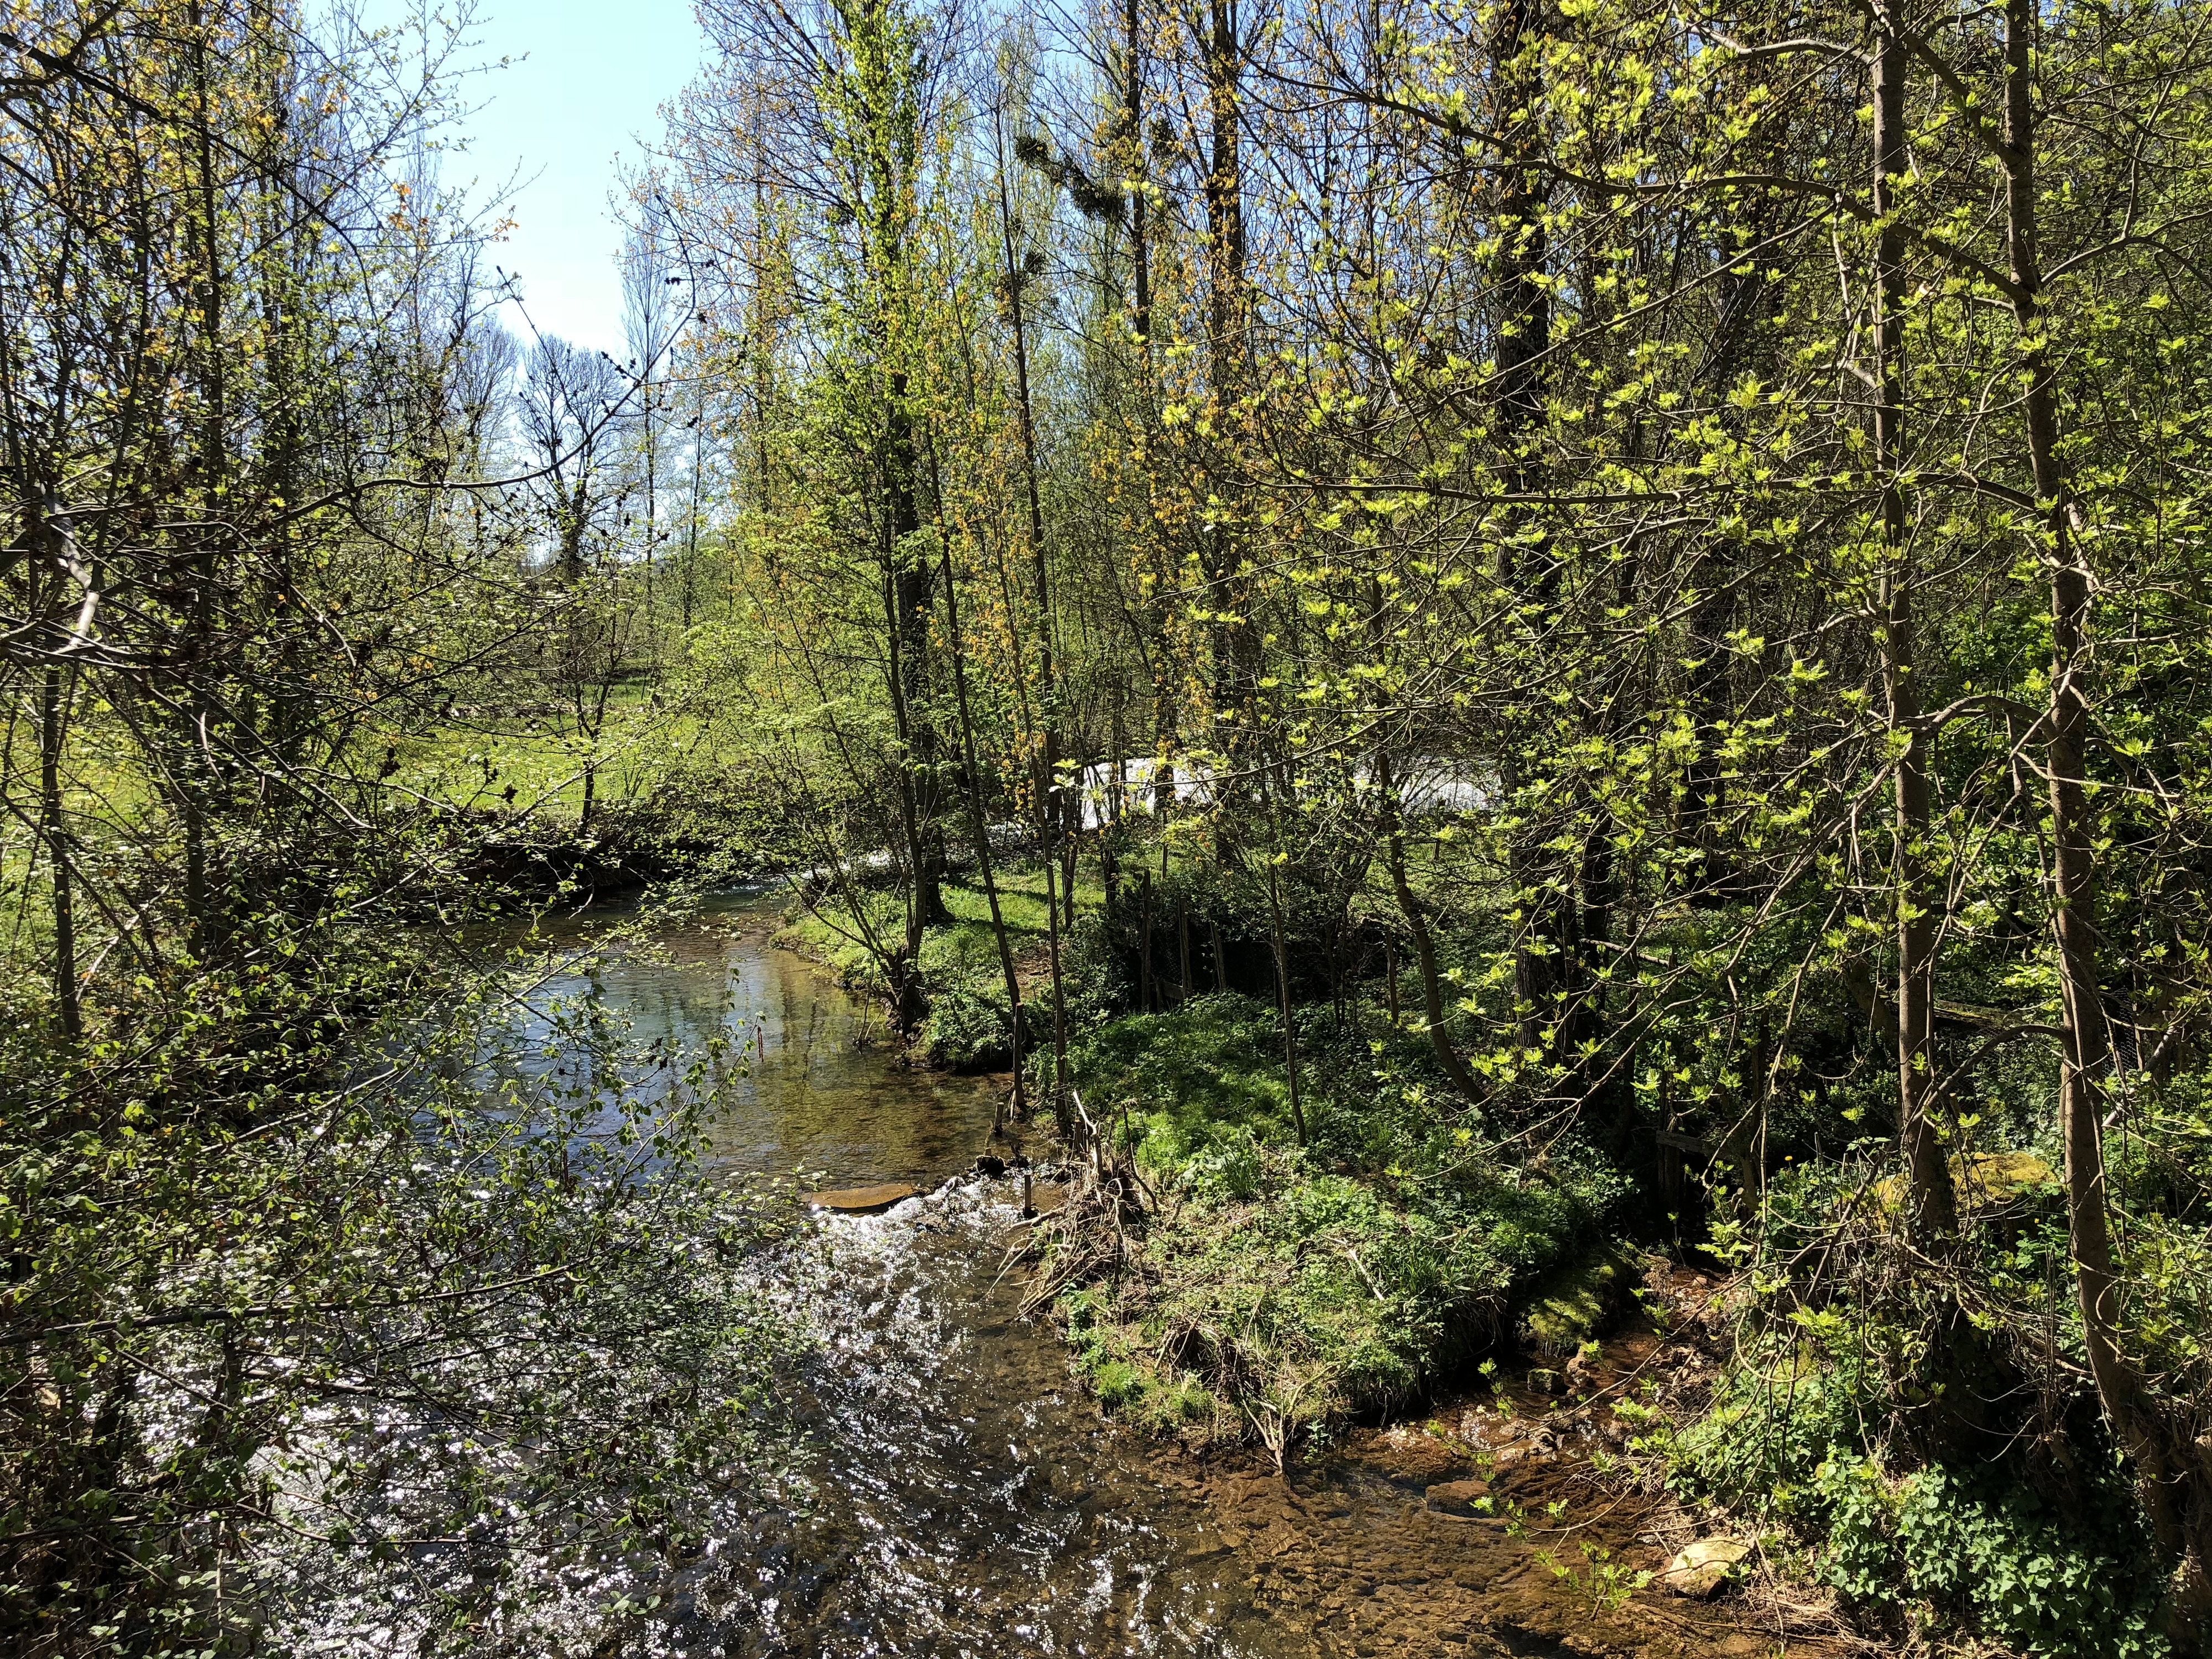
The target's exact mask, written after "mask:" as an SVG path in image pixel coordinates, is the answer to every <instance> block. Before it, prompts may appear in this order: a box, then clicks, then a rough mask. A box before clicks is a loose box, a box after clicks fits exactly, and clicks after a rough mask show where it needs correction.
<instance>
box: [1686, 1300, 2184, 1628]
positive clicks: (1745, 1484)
mask: <svg viewBox="0 0 2212 1659" xmlns="http://www.w3.org/2000/svg"><path fill="white" fill-rule="evenodd" d="M1756 1358H1758V1360H1759V1363H1758V1364H1747V1365H1746V1366H1743V1367H1741V1368H1740V1369H1738V1370H1736V1371H1735V1372H1734V1373H1732V1374H1731V1375H1730V1376H1729V1378H1728V1380H1727V1381H1726V1382H1725V1383H1723V1385H1722V1387H1721V1389H1719V1390H1718V1392H1717V1395H1716V1396H1715V1400H1714V1402H1713V1405H1712V1407H1711V1409H1710V1410H1709V1411H1708V1412H1707V1413H1706V1414H1705V1417H1704V1418H1703V1419H1700V1420H1699V1422H1697V1423H1695V1424H1694V1425H1691V1426H1690V1427H1689V1428H1688V1429H1686V1430H1685V1431H1682V1432H1681V1433H1680V1436H1679V1437H1675V1438H1674V1439H1673V1440H1672V1441H1671V1443H1664V1448H1663V1449H1666V1450H1667V1451H1668V1453H1669V1454H1670V1457H1671V1460H1672V1462H1673V1464H1674V1471H1673V1473H1674V1484H1675V1486H1676V1487H1677V1489H1678V1490H1679V1491H1680V1492H1683V1493H1684V1495H1686V1496H1688V1497H1692V1498H1702V1499H1705V1500H1709V1501H1714V1502H1719V1503H1724V1504H1731V1505H1733V1506H1735V1507H1737V1508H1740V1509H1743V1510H1748V1511H1750V1512H1751V1513H1753V1514H1756V1515H1759V1516H1761V1517H1762V1518H1765V1519H1768V1520H1771V1521H1778V1522H1786V1523H1788V1524H1790V1526H1791V1527H1792V1528H1793V1529H1794V1530H1796V1532H1798V1533H1799V1534H1802V1535H1803V1536H1805V1537H1806V1538H1808V1540H1810V1541H1813V1543H1814V1576H1815V1577H1817V1578H1818V1579H1819V1581H1820V1583H1825V1584H1826V1585H1827V1586H1828V1587H1830V1588H1831V1589H1834V1590H1835V1591H1836V1592H1837V1593H1838V1595H1842V1596H1843V1597H1844V1599H1845V1600H1846V1601H1849V1602H1850V1603H1852V1604H1854V1605H1856V1606H1857V1607H1860V1608H1862V1609H1863V1610H1865V1611H1867V1612H1869V1613H1873V1614H1875V1615H1876V1616H1877V1617H1880V1618H1884V1619H1887V1620H1899V1619H1901V1618H1903V1617H1904V1616H1905V1614H1907V1613H1911V1612H1913V1611H1914V1610H1916V1609H1917V1610H1920V1611H1921V1612H1922V1613H1923V1614H1924V1615H1925V1616H1929V1617H1932V1618H1933V1620H1935V1622H1936V1623H1938V1624H1940V1625H1945V1626H1953V1627H1955V1628H1960V1629H1966V1630H1971V1631H1973V1632H1977V1633H1978V1634H1980V1635H1982V1636H1984V1637H1988V1638H1995V1639H1996V1640H1997V1641H2000V1642H2002V1643H2003V1644H2006V1645H2008V1646H2009V1647H2012V1648H2015V1649H2016V1650H2020V1651H2021V1652H2024V1653H2031V1654H2036V1655H2048V1656H2052V1659H2139V1656H2150V1655H2157V1654H2163V1653H2164V1652H2166V1642H2165V1639H2164V1638H2162V1637H2161V1636H2160V1634H2159V1633H2158V1630H2157V1625H2156V1620H2157V1608H2158V1602H2159V1599H2160V1591H2161V1589H2162V1588H2163V1586H2162V1583H2161V1575H2160V1573H2159V1572H2158V1571H2157V1570H2156V1568H2155V1566H2154V1565H2153V1560H2152V1550H2151V1547H2150V1543H2149V1541H2148V1538H2147V1537H2146V1536H2145V1535H2144V1534H2143V1531H2142V1525H2141V1522H2140V1520H2139V1518H2138V1516H2137V1514H2136V1510H2135V1508H2134V1506H2133V1504H2132V1501H2131V1499H2130V1496H2129V1494H2128V1493H2127V1492H2125V1491H2124V1489H2123V1488H2122V1487H2121V1486H2120V1485H2119V1483H2118V1480H2117V1479H2115V1478H2113V1477H2111V1476H2106V1477H2105V1478H2103V1479H2102V1480H2097V1479H2091V1480H2088V1481H2087V1485H2086V1486H2084V1484H2083V1482H2082V1480H2081V1477H2078V1476H2077V1477H2074V1478H2072V1479H2071V1480H2069V1496H2068V1497H2067V1498H2066V1499H2065V1500H2064V1501H2063V1502H2061V1501H2055V1500H2053V1499H2052V1498H2049V1497H2047V1496H2046V1495H2045V1492H2043V1490H2042V1489H2041V1487H2040V1486H2039V1483H2038V1481H2037V1480H2035V1479H2034V1478H2033V1471H2031V1470H2030V1469H2029V1468H2027V1467H2026V1464H2025V1461H2024V1459H2022V1458H2021V1457H2019V1456H2017V1455H2015V1456H2011V1457H2008V1458H2006V1459H2004V1460H2003V1461H2002V1462H1997V1463H1995V1464H1990V1465H1985V1466H1983V1467H1981V1468H1975V1469H1972V1470H1960V1469H1956V1468H1950V1467H1948V1466H1947V1465H1945V1464H1942V1463H1940V1462H1935V1463H1929V1464H1928V1465H1926V1466H1925V1467H1923V1468H1917V1469H1914V1470H1910V1471H1907V1472H1904V1473H1893V1472H1891V1471H1890V1470H1888V1469H1887V1468H1885V1467H1884V1465H1883V1463H1882V1462H1881V1461H1880V1460H1879V1459H1878V1458H1877V1457H1876V1456H1875V1455H1872V1451H1871V1443H1870V1437H1869V1430H1870V1428H1871V1427H1872V1426H1873V1425H1876V1424H1879V1423H1880V1422H1881V1420H1882V1417H1883V1413H1884V1412H1885V1410H1886V1409H1887V1407H1886V1406H1885V1405H1884V1402H1883V1401H1882V1399H1881V1385H1880V1383H1879V1380H1878V1377H1877V1376H1876V1374H1875V1371H1874V1370H1873V1369H1872V1368H1871V1367H1870V1366H1863V1365H1862V1364H1858V1363H1857V1362H1855V1361H1854V1360H1852V1359H1851V1358H1850V1357H1849V1356H1848V1355H1847V1354H1840V1353H1839V1354H1833V1355H1831V1354H1823V1353H1821V1352H1820V1351H1819V1350H1818V1349H1817V1348H1816V1346H1814V1344H1813V1343H1812V1342H1810V1341H1801V1342H1798V1343H1796V1344H1792V1345H1789V1346H1780V1345H1774V1344H1770V1345H1769V1346H1766V1347H1765V1348H1764V1349H1763V1350H1761V1351H1760V1352H1759V1353H1758V1354H1757V1355H1756Z"/></svg>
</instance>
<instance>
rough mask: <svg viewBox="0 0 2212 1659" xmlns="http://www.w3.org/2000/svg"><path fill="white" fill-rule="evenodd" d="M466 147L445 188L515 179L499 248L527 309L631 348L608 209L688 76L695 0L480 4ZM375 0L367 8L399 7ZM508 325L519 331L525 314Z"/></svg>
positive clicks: (564, 329) (696, 45)
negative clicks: (502, 63)
mask: <svg viewBox="0 0 2212 1659" xmlns="http://www.w3.org/2000/svg"><path fill="white" fill-rule="evenodd" d="M403 9H404V8H403V6H402V5H400V4H398V3H394V0H380V3H375V4H374V5H373V8H372V15H380V16H386V17H390V16H394V15H400V13H401V12H402V10H403ZM469 38H470V39H471V40H473V41H475V42H476V43H477V44H476V45H475V46H474V47H473V49H472V50H471V51H470V52H467V53H466V54H465V61H467V62H470V63H476V64H497V63H498V61H499V60H500V59H501V58H509V59H511V60H513V61H512V62H511V63H509V64H508V65H507V67H505V68H498V69H493V70H489V72H487V73H485V74H483V75H481V76H471V77H470V78H469V80H468V82H466V85H467V87H468V89H469V96H468V102H469V103H470V104H471V105H477V106H481V107H480V108H477V110H476V111H475V112H474V113H473V114H471V116H470V117H469V118H468V121H467V124H466V127H465V133H466V136H467V137H468V139H469V151H468V154H466V155H461V156H453V157H449V158H448V159H447V165H446V167H445V169H444V172H445V179H446V183H447V187H448V188H451V187H453V186H454V185H463V184H465V183H466V182H467V181H468V179H470V178H471V176H473V177H474V178H475V179H477V183H478V191H477V194H479V195H482V194H483V193H484V192H485V191H489V190H491V189H495V188H496V187H497V186H498V185H503V184H505V183H506V182H507V179H509V178H510V177H511V176H519V179H520V180H521V181H522V182H521V183H520V189H519V190H518V191H517V193H516V195H515V197H514V200H513V206H512V208H511V209H510V212H511V213H512V215H513V217H514V219H515V220H516V221H517V223H516V227H515V228H514V230H513V233H512V234H510V235H509V237H508V239H507V242H506V243H505V244H504V245H503V246H501V247H499V248H497V249H496V250H495V251H494V254H493V258H495V260H496V261H497V262H498V264H499V265H500V267H501V270H507V271H509V272H511V273H513V274H514V275H515V276H517V277H518V278H519V279H520V286H521V288H522V291H523V295H524V298H525V300H526V301H527V303H528V307H529V312H530V318H531V320H532V322H534V323H535V324H536V325H537V326H538V328H539V329H541V330H542V331H544V332H546V333H549V334H560V335H565V336H567V337H568V338H570V339H572V340H575V341H577V342H578V343H582V344H586V345H592V346H596V347H599V349H602V350H605V351H607V352H609V353H611V355H613V356H617V357H619V356H622V355H623V353H622V350H621V346H622V293H621V287H620V283H619V282H618V280H617V276H616V274H615V266H614V256H615V254H616V252H617V249H618V248H619V246H620V244H621V232H620V230H619V229H618V228H617V225H616V222H615V221H614V218H613V216H612V213H611V209H610V205H609V198H610V197H611V195H613V194H614V193H615V192H616V191H617V190H618V189H619V188H620V177H621V171H622V167H623V164H628V165H629V166H633V167H634V166H635V165H636V164H637V163H638V162H639V161H640V160H641V157H642V155H643V154H644V150H645V147H646V145H647V144H649V143H652V142H653V141H654V140H655V139H656V138H657V137H658V136H659V131H660V114H659V110H660V106H661V105H662V104H664V103H665V102H667V101H668V100H670V99H671V98H673V97H674V96H675V95H676V94H678V92H680V91H681V90H682V89H683V88H684V84H685V83H686V82H689V81H690V79H691V76H692V71H693V70H694V69H695V68H696V66H697V64H698V63H699V61H700V57H701V52H702V39H701V36H700V33H699V28H698V24H697V22H696V20H695V19H694V18H693V16H692V12H691V0H616V3H607V0H598V3H592V0H483V12H482V15H481V16H480V17H479V19H478V26H477V27H476V28H474V29H472V30H471V33H470V35H469ZM509 321H510V323H511V324H512V325H514V326H516V327H517V328H518V330H520V319H519V318H513V317H510V319H509Z"/></svg>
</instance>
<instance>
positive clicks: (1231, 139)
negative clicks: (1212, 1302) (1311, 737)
mask: <svg viewBox="0 0 2212 1659" xmlns="http://www.w3.org/2000/svg"><path fill="white" fill-rule="evenodd" d="M1201 52H1202V56H1203V58H1204V60H1205V72H1206V122H1207V137H1208V146H1209V149H1208V155H1207V157H1206V179H1205V197H1206V289H1207V293H1206V368H1207V374H1208V375H1209V378H1210V380H1211V382H1212V384H1211V388H1210V389H1211V390H1212V394H1213V403H1214V410H1215V413H1214V423H1215V424H1214V431H1215V435H1214V440H1213V442H1214V446H1215V453H1214V457H1213V466H1212V473H1213V477H1212V493H1213V495H1214V497H1215V500H1214V501H1213V502H1212V503H1209V508H1210V516H1211V520H1212V521H1211V522H1210V523H1207V524H1205V525H1203V526H1202V527H1201V529H1200V532H1199V533H1200V536H1201V537H1202V538H1203V542H1202V545H1203V548H1204V551H1205V563H1206V580H1207V585H1208V586H1209V587H1210V588H1211V590H1212V610H1213V611H1214V613H1215V617H1216V620H1215V621H1214V622H1213V623H1212V634H1213V702H1214V709H1215V714H1216V717H1217V718H1218V719H1219V720H1222V721H1223V722H1224V723H1225V726H1227V728H1228V729H1227V732H1226V734H1225V735H1226V738H1227V740H1226V741H1225V742H1224V743H1221V744H1218V745H1217V746H1218V747H1219V748H1222V749H1224V750H1227V751H1228V752H1229V753H1231V754H1236V755H1241V754H1243V753H1244V752H1245V750H1246V749H1247V747H1248V745H1249V740H1250V738H1251V735H1252V734H1251V720H1252V708H1253V701H1254V699H1255V696H1257V695H1258V687H1259V680H1260V664H1259V653H1260V635H1259V630H1258V628H1257V626H1256V619H1255V617H1253V615H1252V614H1251V613H1252V603H1253V598H1254V595H1253V592H1252V584H1251V582H1250V580H1249V579H1248V577H1247V574H1246V573H1245V570H1244V550H1243V537H1242V534H1241V532H1242V527H1243V526H1242V525H1241V523H1240V520H1239V514H1238V499H1239V495H1240V493H1241V492H1240V491H1239V489H1237V483H1236V481H1235V479H1234V477H1232V474H1233V473H1234V471H1236V469H1237V465H1239V463H1238V462H1237V459H1235V458H1234V457H1233V456H1230V455H1225V454H1224V453H1221V452H1222V450H1223V447H1225V445H1227V444H1229V443H1231V442H1233V441H1234V438H1233V435H1234V433H1235V432H1236V430H1237V428H1238V426H1239V425H1240V424H1241V421H1242V416H1240V415H1239V414H1238V413H1237V404H1238V403H1239V401H1240V399H1241V398H1242V395H1243V386H1244V374H1243V370H1244V351H1245V325H1246V322H1247V319H1248V311H1249V300H1248V295H1247V280H1246V273H1245V246H1246V244H1245V228H1244V181H1243V110H1242V105H1243V77H1244V43H1243V38H1242V35H1241V33H1240V30H1239V27H1238V16H1237V0H1207V7H1206V30H1205V36H1204V40H1203V41H1202V42H1201Z"/></svg>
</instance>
